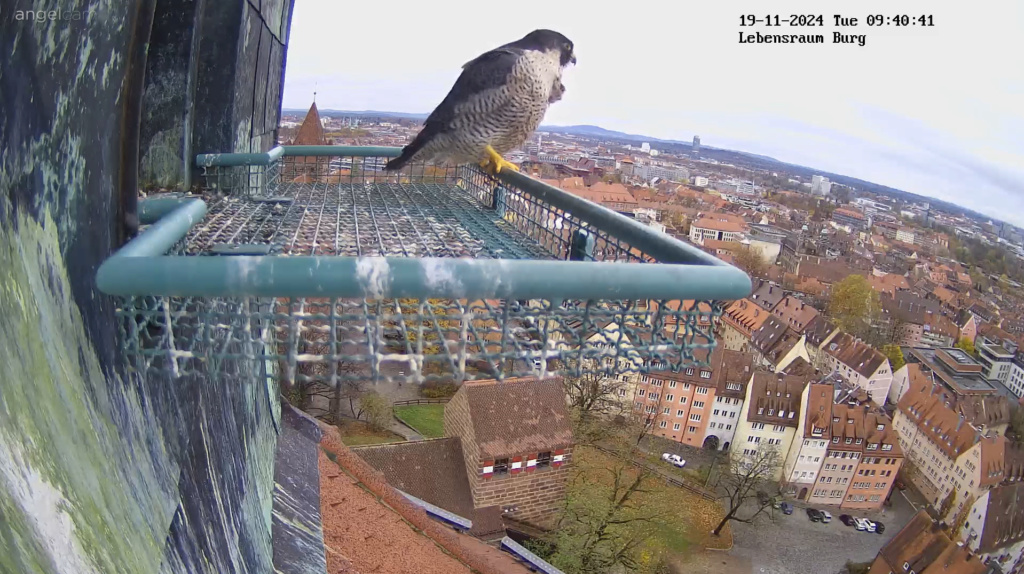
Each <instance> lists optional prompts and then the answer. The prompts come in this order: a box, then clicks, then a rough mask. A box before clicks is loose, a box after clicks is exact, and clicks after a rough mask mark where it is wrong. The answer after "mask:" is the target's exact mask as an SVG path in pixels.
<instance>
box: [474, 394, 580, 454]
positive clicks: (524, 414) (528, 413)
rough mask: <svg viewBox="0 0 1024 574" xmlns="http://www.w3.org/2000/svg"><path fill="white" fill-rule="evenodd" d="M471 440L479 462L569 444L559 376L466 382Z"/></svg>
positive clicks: (570, 429) (570, 432)
mask: <svg viewBox="0 0 1024 574" xmlns="http://www.w3.org/2000/svg"><path fill="white" fill-rule="evenodd" d="M458 392H460V393H466V399H467V400H468V402H469V415H470V419H471V424H472V426H473V436H474V440H475V441H476V443H477V446H478V447H479V449H480V456H481V457H482V458H501V457H503V456H509V455H517V454H521V453H526V452H542V451H548V450H555V449H559V448H564V447H568V446H571V445H572V444H573V436H572V425H571V423H570V420H569V412H568V411H567V410H566V407H565V391H564V390H563V388H562V380H561V379H560V378H550V379H544V380H537V379H534V378H522V379H506V380H504V381H500V382H499V381H469V382H466V383H463V385H462V388H460V389H459V391H458Z"/></svg>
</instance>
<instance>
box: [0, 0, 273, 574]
mask: <svg viewBox="0 0 1024 574" xmlns="http://www.w3.org/2000/svg"><path fill="white" fill-rule="evenodd" d="M43 4H45V8H46V9H47V10H50V11H52V12H49V13H36V12H33V10H35V9H36V8H42V7H44V6H42V5H43ZM223 4H234V3H231V2H223V3H221V2H213V1H209V2H203V1H202V0H196V1H195V2H185V1H174V0H159V1H157V0H137V1H129V0H109V1H106V2H74V1H70V0H65V1H51V2H46V3H41V2H29V1H28V0H14V1H11V0H8V1H5V2H4V3H3V6H2V8H0V149H2V150H3V153H2V154H0V572H104V573H106V572H126V573H128V572H130V573H138V572H168V573H169V572H175V573H178V572H218V573H220V572H261V573H262V572H269V571H273V566H272V556H271V554H272V548H271V536H270V534H271V533H270V529H271V526H270V524H271V515H270V510H271V504H270V502H271V492H272V489H273V460H274V458H273V457H274V446H275V444H276V440H277V438H276V437H277V429H276V428H275V424H274V416H275V413H274V410H275V405H276V401H275V400H274V399H275V398H276V397H275V396H271V394H270V393H271V391H270V390H269V389H268V388H267V385H266V384H264V383H263V381H259V380H246V379H244V378H242V379H240V378H238V377H234V378H224V379H218V378H215V377H208V376H201V375H200V376H195V377H191V378H188V379H185V378H181V379H176V380H155V379H154V378H148V379H142V378H140V377H138V376H137V375H136V374H134V373H132V372H128V371H127V370H126V369H125V368H124V366H123V365H122V364H121V363H120V361H119V360H118V357H119V352H118V349H119V346H118V325H117V322H116V321H115V315H114V310H115V307H116V305H117V304H118V303H117V301H115V300H114V299H112V298H110V297H107V296H105V295H103V294H102V293H100V292H98V291H97V289H96V287H95V275H96V269H97V268H98V266H99V265H100V263H101V262H102V261H103V260H104V259H105V258H106V257H108V256H109V255H110V254H111V253H112V252H113V251H114V250H116V249H117V248H118V247H119V246H120V245H121V244H123V242H124V241H125V240H126V234H127V233H130V229H131V225H130V219H131V216H132V215H133V213H132V211H133V209H134V208H133V201H132V200H133V199H134V198H135V197H136V196H137V186H136V185H137V183H138V182H139V179H140V178H139V174H138V166H139V165H140V164H142V163H145V161H144V159H143V158H146V157H147V149H149V148H152V146H153V145H156V143H153V142H166V141H170V140H175V138H177V137H178V136H175V135H174V134H173V133H172V134H164V135H160V134H161V133H162V132H164V131H166V130H165V129H164V128H160V127H159V126H157V125H156V124H153V123H151V124H150V125H149V126H148V127H147V128H145V129H140V118H141V117H142V116H143V115H144V112H142V110H143V109H147V106H148V109H150V110H152V109H153V106H155V105H156V104H155V103H154V102H156V103H160V105H161V106H164V107H165V109H167V110H172V111H173V113H170V112H169V113H170V115H169V116H167V117H172V116H174V117H176V119H175V121H183V120H182V117H183V116H185V115H187V112H188V111H189V110H192V109H193V108H194V109H195V111H194V112H192V113H193V117H192V125H193V126H194V128H195V129H194V130H193V131H194V132H195V133H193V135H192V138H191V139H192V141H193V144H192V151H189V150H188V149H186V147H185V146H184V142H185V141H186V139H187V138H186V135H185V134H186V133H187V129H188V128H187V124H184V125H182V127H181V134H182V135H181V140H180V142H181V145H182V147H181V151H180V153H181V154H182V157H181V158H180V161H179V160H175V161H174V162H169V163H160V162H156V163H157V164H159V165H163V166H167V165H171V164H174V165H175V166H177V167H174V168H173V169H178V170H180V173H185V172H187V169H186V166H187V165H188V164H189V163H190V160H188V158H187V157H184V156H185V155H187V154H191V153H194V150H195V149H196V144H195V141H196V140H198V139H201V138H206V141H209V142H211V144H210V145H211V148H210V149H245V151H250V150H251V151H256V150H257V149H266V148H268V147H269V145H270V139H271V138H272V132H273V125H274V124H276V119H277V114H278V110H279V109H280V88H281V80H282V77H283V76H282V70H283V59H284V51H283V46H284V41H285V39H286V37H287V27H288V14H289V13H290V11H291V10H290V6H291V0H278V1H276V2H275V1H269V0H263V1H262V2H261V3H260V4H259V6H261V7H260V8H259V9H257V7H256V6H255V5H253V4H251V3H239V4H241V6H240V7H236V8H237V9H236V10H235V11H234V12H231V11H227V10H225V11H224V12H223V13H220V16H219V17H220V18H221V19H220V20H219V21H215V22H214V23H213V24H211V26H210V27H205V26H204V27H203V28H202V29H201V32H200V33H199V35H198V36H197V37H194V36H193V35H177V34H175V33H174V32H173V30H176V29H177V28H173V26H178V25H179V24H175V22H177V23H185V24H180V25H187V23H188V22H189V18H188V17H186V16H183V15H182V14H181V13H177V14H176V13H175V12H174V9H175V7H176V6H177V7H182V9H185V8H190V9H194V8H195V7H197V6H204V7H206V8H207V9H208V10H209V11H210V12H214V11H217V10H220V9H221V8H223ZM86 5H88V9H86ZM193 13H194V12H193ZM161 14H162V16H160V15H161ZM174 16H177V18H175V17H174ZM232 17H234V18H235V19H234V21H233V22H232ZM211 18H213V16H211ZM154 20H157V22H158V23H157V26H156V28H155V29H154V28H153V27H152V26H151V23H152V22H153V21H154ZM164 26H168V27H172V28H164ZM168 30H172V31H171V33H166V32H167V31H168ZM151 32H153V33H152V34H151ZM151 36H152V37H153V38H154V39H155V40H159V42H157V45H156V46H154V60H152V61H151V64H152V66H150V67H149V69H148V70H147V57H146V56H147V52H146V49H145V48H146V46H147V42H148V41H149V39H150V37H151ZM161 38H162V39H161ZM253 41H255V42H256V47H255V48H252V43H253ZM160 42H162V48H160V46H161V44H160ZM179 43H182V44H191V45H192V46H193V49H192V52H191V54H192V55H191V56H190V58H198V59H197V63H196V70H197V72H196V76H195V79H196V90H197V94H199V93H202V92H201V89H202V82H201V81H200V80H201V79H202V78H203V76H202V72H200V71H199V70H201V69H202V67H203V64H201V62H203V61H205V62H206V64H205V66H206V70H207V72H208V73H209V74H211V75H215V76H217V77H216V78H215V80H216V81H217V82H220V83H221V85H220V86H219V87H211V86H207V87H206V88H205V89H207V90H213V89H218V90H223V91H222V92H219V94H220V95H221V96H225V97H228V98H229V99H230V100H231V101H230V102H228V105H227V106H226V108H224V107H220V108H218V107H216V106H214V105H213V104H214V103H215V102H206V103H205V104H204V105H205V106H206V107H201V106H199V105H194V106H191V107H190V106H189V105H188V104H187V102H188V94H187V93H186V94H185V95H184V96H180V95H178V94H171V95H169V94H167V93H166V91H174V90H176V89H177V86H179V85H180V80H175V81H171V80H166V78H167V77H168V76H174V74H172V73H169V72H168V71H167V69H166V68H164V67H163V66H164V65H168V66H170V65H171V64H160V63H159V62H163V61H166V62H172V63H173V62H177V63H179V64H180V63H181V62H182V61H183V60H182V59H181V58H182V54H183V53H185V50H184V48H182V46H180V45H179ZM196 44H198V46H199V52H195V51H194V48H195V45H196ZM261 46H262V47H261ZM161 49H162V50H164V51H163V52H160V53H161V54H163V55H161V56H159V58H158V56H157V53H158V52H159V51H160V50H161ZM204 58H205V60H204ZM260 70H262V71H263V72H264V73H263V75H262V77H263V80H259V79H258V77H259V74H260V72H259V71H260ZM146 71H151V75H149V79H150V80H151V83H149V84H148V87H147V84H146V80H144V76H143V72H146ZM214 72H215V74H214ZM175 73H177V72H175ZM162 74H163V76H164V78H165V80H166V81H167V83H166V85H164V84H160V83H159V81H161V80H160V77H161V75H162ZM186 75H187V73H186ZM211 81H213V80H211ZM176 82H177V83H176ZM270 84H273V86H271V85H270ZM161 86H163V87H161ZM260 86H263V87H264V88H265V89H264V90H263V91H260V89H259V87H260ZM162 90H163V91H162ZM242 92H245V93H242ZM144 93H146V94H148V96H149V99H146V98H145V97H144V96H143V94H144ZM182 98H184V99H182ZM147 102H148V103H147ZM168 102H169V103H168ZM194 102H195V103H196V104H198V96H197V98H196V99H195V100H194ZM225 109H226V111H225ZM174 110H178V111H174ZM200 110H202V111H200ZM175 114H177V116H175ZM223 114H227V116H224V115H223ZM159 115H160V114H154V116H159ZM153 121H156V120H153ZM147 130H148V131H147ZM268 134H270V135H268ZM140 137H148V140H149V143H147V144H146V145H145V146H142V149H140V143H139V138H140ZM217 138H222V139H221V140H217ZM214 144H217V145H214ZM160 145H163V143H161V144H160ZM172 147H173V146H172ZM170 169H171V168H166V169H165V168H163V167H162V168H161V170H162V171H168V170H170ZM168 177H170V179H168V180H167V181H176V180H180V176H173V175H172V176H168ZM122 190H123V191H124V193H122ZM126 221H128V222H129V224H128V225H126Z"/></svg>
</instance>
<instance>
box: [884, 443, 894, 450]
mask: <svg viewBox="0 0 1024 574" xmlns="http://www.w3.org/2000/svg"><path fill="white" fill-rule="evenodd" d="M882 450H892V445H891V444H883V445H882Z"/></svg>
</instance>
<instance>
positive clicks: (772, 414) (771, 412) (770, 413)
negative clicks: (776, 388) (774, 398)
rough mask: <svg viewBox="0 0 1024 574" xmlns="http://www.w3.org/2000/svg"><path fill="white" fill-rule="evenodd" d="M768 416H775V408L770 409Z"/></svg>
mask: <svg viewBox="0 0 1024 574" xmlns="http://www.w3.org/2000/svg"><path fill="white" fill-rule="evenodd" d="M768 416H770V417H771V416H775V409H768Z"/></svg>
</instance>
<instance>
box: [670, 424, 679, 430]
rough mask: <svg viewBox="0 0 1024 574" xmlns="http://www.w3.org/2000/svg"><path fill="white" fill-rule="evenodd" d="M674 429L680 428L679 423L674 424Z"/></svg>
mask: <svg viewBox="0 0 1024 574" xmlns="http://www.w3.org/2000/svg"><path fill="white" fill-rule="evenodd" d="M672 430H676V431H677V430H679V423H676V424H674V425H672Z"/></svg>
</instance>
